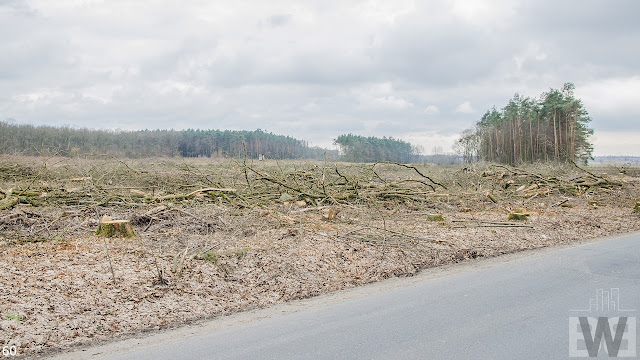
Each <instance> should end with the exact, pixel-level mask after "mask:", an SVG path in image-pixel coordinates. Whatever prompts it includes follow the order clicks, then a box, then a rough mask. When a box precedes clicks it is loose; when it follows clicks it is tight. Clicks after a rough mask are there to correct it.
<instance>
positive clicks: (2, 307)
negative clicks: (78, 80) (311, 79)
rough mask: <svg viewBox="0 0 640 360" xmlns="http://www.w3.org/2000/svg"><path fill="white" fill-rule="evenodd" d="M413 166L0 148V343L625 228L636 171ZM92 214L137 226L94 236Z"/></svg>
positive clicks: (633, 223)
mask: <svg viewBox="0 0 640 360" xmlns="http://www.w3.org/2000/svg"><path fill="white" fill-rule="evenodd" d="M416 169H417V170H418V171H419V173H418V171H416ZM416 169H412V168H407V167H403V166H399V165H395V164H377V165H375V166H374V165H373V164H369V165H363V164H333V163H323V162H315V163H306V162H278V163H276V162H266V163H255V164H248V166H245V164H243V163H241V162H234V161H219V162H209V161H204V160H200V159H199V160H195V161H186V162H185V161H180V160H167V159H153V160H149V161H135V162H134V161H120V160H115V159H104V160H83V159H48V160H47V161H46V162H43V159H38V158H16V157H10V158H9V157H4V158H0V189H2V194H4V195H0V200H1V199H2V198H3V197H5V196H6V194H7V193H8V190H9V189H13V190H12V192H11V193H12V194H21V195H19V196H22V197H23V198H21V200H20V204H18V205H15V206H12V207H10V208H7V209H4V210H0V248H1V249H2V254H3V255H2V260H0V288H1V289H2V290H3V291H2V293H1V294H0V315H1V316H2V320H0V335H1V336H2V337H1V338H0V339H4V342H5V343H7V344H9V343H10V344H16V345H18V346H19V349H20V350H19V351H20V353H21V354H27V355H29V356H31V355H35V354H42V353H44V352H47V351H53V350H55V349H64V348H68V347H70V346H76V345H78V344H82V343H87V342H91V341H104V340H108V339H113V338H115V337H118V336H126V335H128V334H133V333H136V332H140V331H148V330H153V329H159V328H164V327H168V326H175V325H179V324H182V323H184V322H188V321H196V320H199V319H203V318H210V317H214V316H218V315H221V314H225V313H229V312H234V311H241V310H247V309H251V308H256V307H264V306H269V305H271V304H275V303H279V302H284V301H289V300H292V299H298V298H305V297H309V296H315V295H318V294H322V293H326V292H329V291H335V290H339V289H344V288H347V287H352V286H357V285H360V284H365V283H369V282H372V281H378V280H381V279H385V278H389V277H393V276H409V275H412V274H415V273H416V272H418V271H420V269H423V268H426V267H431V266H437V265H440V264H445V263H451V262H458V261H464V260H465V259H469V258H476V257H486V256H495V255H499V254H504V253H509V252H513V251H519V250H523V249H530V248H537V247H542V246H548V245H551V244H559V243H570V242H574V241H577V240H581V239H584V238H588V237H596V236H603V235H610V234H613V233H620V232H626V231H631V230H638V229H640V215H638V214H637V213H634V211H633V208H634V205H635V204H636V203H637V202H638V199H639V198H640V191H639V187H638V184H640V179H638V178H636V177H632V176H629V175H620V174H618V173H614V172H612V171H611V169H608V171H609V172H611V174H609V175H608V176H605V177H602V175H601V173H602V172H603V171H602V169H595V170H594V169H589V171H590V172H592V173H593V176H592V175H588V174H587V173H585V172H584V171H581V170H579V169H576V168H575V167H573V166H572V167H569V166H567V167H557V166H548V165H538V166H529V167H526V168H525V169H514V168H503V167H495V166H490V165H474V166H471V167H462V166H458V167H438V166H418V167H417V168H416ZM421 174H422V175H421ZM425 176H426V177H429V178H431V180H433V181H430V180H428V179H427V178H426V177H425ZM594 176H595V177H594ZM597 178H601V179H605V180H606V181H607V182H606V183H602V182H600V183H599V184H596V185H593V186H587V185H588V184H591V183H596V182H597V181H595V180H597ZM437 184H441V185H442V186H439V185H437ZM585 184H587V185H585ZM210 188H216V189H224V191H221V190H210V191H196V190H200V189H210ZM229 189H233V190H234V191H228V190H229ZM28 192H31V193H29V194H33V195H27V193H28ZM189 194H193V195H189ZM285 194H286V195H285ZM488 194H490V195H491V196H492V197H493V198H494V200H495V201H496V202H494V201H492V200H491V199H490V198H489V197H488V196H487V195H488ZM185 195H189V196H185ZM29 203H32V204H29ZM514 212H526V213H528V214H530V215H529V216H528V217H527V220H525V221H517V222H510V221H507V217H508V216H509V214H511V213H514ZM434 214H439V215H441V216H442V218H441V219H442V220H441V219H440V218H438V219H436V220H435V221H428V219H429V217H430V216H433V215H434ZM103 215H109V216H111V217H113V218H114V219H127V220H130V221H131V222H132V224H133V225H134V227H135V230H136V232H137V233H138V234H139V237H138V238H135V239H133V240H131V239H121V238H111V239H102V238H98V237H95V236H93V235H92V234H93V232H94V231H95V230H96V228H97V225H98V220H99V218H100V217H101V216H103Z"/></svg>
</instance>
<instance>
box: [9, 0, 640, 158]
mask: <svg viewBox="0 0 640 360" xmlns="http://www.w3.org/2000/svg"><path fill="white" fill-rule="evenodd" d="M639 14H640V1H635V0H626V1H620V0H608V1H601V0H598V1H594V0H576V1H556V0H553V1H551V0H450V1H446V0H433V1H410V0H406V1H405V0H402V1H400V0H394V1H348V0H339V1H332V0H319V1H286V0H282V1H280V0H275V1H274V0H269V1H259V0H255V1H241V0H232V1H222V0H220V1H216V0H213V1H202V0H200V1H195V0H194V1H189V0H183V1H160V0H157V1H156V0H137V1H129V0H126V1H125V0H123V1H118V0H109V1H100V0H55V1H52V0H0V45H1V46H0V119H15V122H17V123H28V124H34V125H39V124H50V125H69V126H73V127H89V128H119V129H145V128H148V129H157V128H165V129H168V128H174V129H185V128H201V129H237V130H240V129H246V130H253V129H256V128H261V129H263V130H267V131H271V132H273V133H277V134H285V135H290V136H294V137H297V138H300V139H306V140H308V141H310V142H311V144H312V145H319V146H325V147H329V146H331V144H332V142H333V139H335V138H336V137H337V136H338V135H340V134H345V133H354V134H359V135H367V136H369V135H374V136H393V137H396V138H401V139H404V140H407V141H410V142H411V143H413V144H416V145H422V146H423V147H424V148H425V150H426V153H430V152H431V149H432V148H433V147H435V146H441V147H442V148H444V150H445V151H450V149H451V145H452V144H453V142H454V140H455V138H456V136H457V134H459V133H460V132H461V131H462V130H463V129H465V128H468V127H470V126H472V125H473V124H474V123H475V121H477V120H478V119H479V118H480V116H482V114H483V113H484V112H485V111H486V110H487V109H488V108H490V107H491V106H493V105H496V106H497V107H502V106H504V105H506V103H507V101H508V100H509V98H510V97H511V96H512V95H513V94H514V93H515V92H519V93H521V94H523V95H528V96H539V95H540V94H541V93H542V92H543V91H545V90H547V89H549V88H550V87H553V88H560V87H562V85H563V83H565V82H573V83H574V84H575V85H576V96H577V97H579V98H581V99H582V100H583V102H584V104H585V106H586V108H587V110H589V112H590V114H591V116H592V118H593V122H592V123H591V126H592V128H594V129H595V131H596V132H595V137H594V141H595V144H596V149H595V154H596V155H608V154H612V155H620V154H629V155H640V106H639V103H640V101H639V100H640V46H639V45H640V21H638V19H637V17H638V15H639Z"/></svg>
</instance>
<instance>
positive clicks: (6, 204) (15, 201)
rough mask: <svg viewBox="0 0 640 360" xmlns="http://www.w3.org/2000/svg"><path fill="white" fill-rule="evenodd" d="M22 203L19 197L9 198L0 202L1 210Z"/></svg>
mask: <svg viewBox="0 0 640 360" xmlns="http://www.w3.org/2000/svg"><path fill="white" fill-rule="evenodd" d="M19 202H20V198H18V197H17V196H7V197H6V198H4V199H2V200H0V210H4V209H10V208H12V207H14V206H15V205H17V204H18V203H19Z"/></svg>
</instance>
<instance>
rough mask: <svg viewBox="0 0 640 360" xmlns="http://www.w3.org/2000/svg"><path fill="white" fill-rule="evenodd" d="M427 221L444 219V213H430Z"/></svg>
mask: <svg viewBox="0 0 640 360" xmlns="http://www.w3.org/2000/svg"><path fill="white" fill-rule="evenodd" d="M427 221H444V217H443V216H442V214H429V215H427Z"/></svg>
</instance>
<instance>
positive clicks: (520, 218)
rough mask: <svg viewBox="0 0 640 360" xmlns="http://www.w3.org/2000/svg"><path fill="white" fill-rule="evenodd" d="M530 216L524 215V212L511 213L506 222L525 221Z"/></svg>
mask: <svg viewBox="0 0 640 360" xmlns="http://www.w3.org/2000/svg"><path fill="white" fill-rule="evenodd" d="M530 215H531V214H529V213H526V212H518V211H516V212H512V213H511V214H509V217H508V218H507V220H518V221H525V220H528V219H529V216H530Z"/></svg>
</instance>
